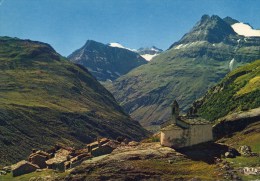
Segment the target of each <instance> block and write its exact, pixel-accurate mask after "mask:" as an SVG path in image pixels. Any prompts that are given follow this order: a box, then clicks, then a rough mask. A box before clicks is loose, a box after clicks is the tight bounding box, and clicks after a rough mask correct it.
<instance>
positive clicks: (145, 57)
mask: <svg viewBox="0 0 260 181" xmlns="http://www.w3.org/2000/svg"><path fill="white" fill-rule="evenodd" d="M157 55H159V54H153V55H151V54H144V55H141V56H142V57H143V58H144V59H145V60H147V61H150V60H152V58H153V57H155V56H157Z"/></svg>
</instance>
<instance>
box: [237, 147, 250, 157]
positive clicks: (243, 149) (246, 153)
mask: <svg viewBox="0 0 260 181" xmlns="http://www.w3.org/2000/svg"><path fill="white" fill-rule="evenodd" d="M238 151H239V153H240V154H241V155H242V156H251V153H252V151H251V148H250V146H247V145H243V146H240V147H239V149H238Z"/></svg>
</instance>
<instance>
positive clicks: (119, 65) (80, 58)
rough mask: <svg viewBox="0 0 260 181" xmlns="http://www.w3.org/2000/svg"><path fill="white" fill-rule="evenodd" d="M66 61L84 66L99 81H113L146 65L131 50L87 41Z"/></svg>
mask: <svg viewBox="0 0 260 181" xmlns="http://www.w3.org/2000/svg"><path fill="white" fill-rule="evenodd" d="M68 59H70V61H71V62H73V63H76V64H81V65H83V66H85V67H86V68H87V69H88V70H89V71H90V72H91V73H92V74H93V75H94V76H95V77H96V78H97V80H99V81H107V80H110V81H113V80H115V79H116V78H118V77H119V76H121V75H124V74H126V73H127V72H129V71H130V70H132V69H134V68H136V67H138V66H140V65H143V64H146V63H147V61H146V60H145V59H144V58H142V57H141V56H140V55H139V54H137V53H135V52H133V51H131V50H128V49H126V48H119V47H112V46H110V45H105V44H103V43H100V42H96V41H94V40H88V41H87V42H86V43H85V45H83V46H82V47H81V48H80V49H78V50H76V51H74V52H73V53H72V54H71V55H69V56H68Z"/></svg>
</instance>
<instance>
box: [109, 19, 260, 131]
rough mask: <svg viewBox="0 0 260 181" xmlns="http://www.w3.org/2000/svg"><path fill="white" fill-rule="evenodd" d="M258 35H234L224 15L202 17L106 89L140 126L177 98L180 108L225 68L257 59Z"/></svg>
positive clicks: (164, 114) (161, 116) (158, 119)
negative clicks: (158, 53)
mask: <svg viewBox="0 0 260 181" xmlns="http://www.w3.org/2000/svg"><path fill="white" fill-rule="evenodd" d="M259 50H260V38H259V37H244V36H240V35H238V34H236V32H235V31H234V30H233V29H232V27H231V26H230V24H229V23H227V20H226V21H225V20H223V19H221V18H220V17H218V16H215V15H213V16H211V17H210V16H207V15H204V16H202V18H201V20H200V21H199V22H198V23H197V24H196V25H195V26H194V27H193V28H192V29H191V31H190V32H189V33H187V34H185V35H184V36H183V37H182V38H181V40H180V41H178V42H176V43H174V44H173V45H172V46H170V48H169V49H168V50H167V51H165V52H163V53H161V54H160V55H158V56H156V57H155V58H154V59H153V61H152V62H149V63H148V64H146V65H143V66H141V67H138V68H136V69H134V70H133V71H131V72H129V73H128V74H126V75H125V76H123V77H120V78H119V79H117V80H116V81H115V82H114V83H113V86H110V87H109V90H110V91H111V92H112V93H113V94H114V95H115V97H116V99H117V100H118V102H120V103H121V105H122V106H123V107H124V109H125V110H126V111H127V112H128V113H129V114H131V116H132V117H133V118H134V119H136V120H138V121H140V122H141V124H143V125H144V126H147V127H149V126H151V125H152V126H153V125H158V124H160V123H162V122H163V121H165V120H166V119H167V118H168V117H169V115H170V109H169V107H170V104H171V102H172V101H173V100H174V99H177V100H178V102H179V103H180V105H181V109H182V110H183V111H187V110H188V108H189V107H190V105H191V104H192V102H193V101H195V100H196V99H198V98H200V97H201V96H202V95H203V94H204V93H206V92H207V90H208V89H209V88H210V87H212V86H213V85H215V84H216V83H217V82H218V81H220V80H221V79H222V78H223V77H224V76H225V75H226V74H227V73H228V72H230V70H232V69H234V68H236V67H237V66H240V65H242V64H245V63H248V62H251V61H254V60H256V59H259V58H260V51H259Z"/></svg>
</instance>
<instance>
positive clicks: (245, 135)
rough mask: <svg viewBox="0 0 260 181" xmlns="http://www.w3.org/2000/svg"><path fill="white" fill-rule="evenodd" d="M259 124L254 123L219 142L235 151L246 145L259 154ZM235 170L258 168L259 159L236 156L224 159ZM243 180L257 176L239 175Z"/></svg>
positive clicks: (259, 164)
mask: <svg viewBox="0 0 260 181" xmlns="http://www.w3.org/2000/svg"><path fill="white" fill-rule="evenodd" d="M259 133H260V123H259V122H256V123H253V124H250V125H248V126H247V127H246V128H245V129H244V130H243V131H241V132H236V133H234V134H233V135H232V136H231V137H230V138H222V139H221V140H219V142H222V143H225V144H227V145H229V146H232V147H234V148H236V149H239V147H240V146H242V145H248V146H250V147H251V150H252V151H253V152H255V153H258V154H260V144H259V140H260V134H259ZM226 160H227V161H228V162H230V163H232V164H231V165H232V166H233V167H234V168H235V169H240V168H242V167H260V157H259V156H257V157H244V156H237V157H236V158H226ZM240 177H242V179H243V180H254V179H257V178H258V176H250V175H243V174H240Z"/></svg>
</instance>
